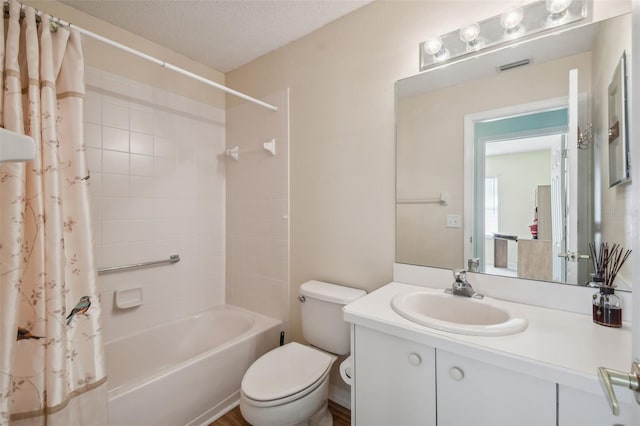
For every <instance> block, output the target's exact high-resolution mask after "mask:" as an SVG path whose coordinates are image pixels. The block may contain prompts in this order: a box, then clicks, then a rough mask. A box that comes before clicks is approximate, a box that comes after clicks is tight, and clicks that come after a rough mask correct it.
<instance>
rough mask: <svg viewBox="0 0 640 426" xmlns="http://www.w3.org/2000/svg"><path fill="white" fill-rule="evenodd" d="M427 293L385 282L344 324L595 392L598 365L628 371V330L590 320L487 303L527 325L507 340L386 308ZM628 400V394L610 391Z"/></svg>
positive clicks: (353, 306) (353, 307)
mask: <svg viewBox="0 0 640 426" xmlns="http://www.w3.org/2000/svg"><path fill="white" fill-rule="evenodd" d="M414 291H427V292H433V293H442V292H443V290H442V289H433V288H428V287H423V286H416V285H411V284H402V283H397V282H392V283H389V284H387V285H385V286H383V287H381V288H379V289H378V290H376V291H374V292H373V293H370V294H368V295H367V296H365V297H362V298H360V299H358V300H356V301H355V302H353V303H350V304H348V305H347V306H346V307H345V308H344V318H345V320H346V321H348V322H351V323H353V324H356V325H360V326H364V327H367V328H371V329H374V330H378V331H381V332H385V333H388V334H392V335H394V336H398V337H401V338H404V339H408V340H411V341H414V342H418V343H422V344H425V345H428V346H433V347H436V348H438V349H440V350H446V351H449V352H453V353H457V354H460V355H463V356H467V357H470V358H474V359H477V360H479V361H483V362H487V363H490V364H494V365H497V366H500V367H502V368H506V369H510V370H515V371H520V372H522V373H526V374H529V375H532V376H536V377H540V378H543V379H546V380H550V381H553V382H556V383H559V384H561V385H566V386H570V387H574V388H577V389H582V390H584V391H587V392H591V393H596V394H601V392H602V391H601V390H600V385H599V384H598V379H597V372H598V367H608V368H613V369H616V370H620V371H629V368H630V365H631V326H630V324H629V323H626V322H624V323H623V325H622V327H621V328H609V327H604V326H601V325H598V324H595V323H593V321H592V319H591V316H589V315H583V314H576V313H571V312H565V311H560V310H554V309H548V308H541V307H537V306H530V305H525V304H520V303H513V302H507V301H502V300H497V299H492V300H491V304H494V305H496V306H499V307H503V308H506V309H508V310H511V311H515V312H518V313H520V314H521V315H522V316H524V317H525V318H527V320H528V321H529V325H528V327H527V328H526V329H525V330H524V331H522V332H520V333H517V334H513V335H510V336H498V337H488V336H467V335H462V334H455V333H450V332H446V331H440V330H436V329H433V328H429V327H426V326H422V325H419V324H416V323H414V322H412V321H409V320H406V319H404V318H402V317H401V316H400V315H398V314H397V313H396V312H395V311H394V310H393V309H392V308H391V299H393V297H394V296H395V295H397V294H400V293H409V292H414ZM616 394H617V395H618V397H619V399H620V401H621V402H630V401H631V399H632V393H631V392H617V393H616Z"/></svg>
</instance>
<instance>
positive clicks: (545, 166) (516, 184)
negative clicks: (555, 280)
mask: <svg viewBox="0 0 640 426" xmlns="http://www.w3.org/2000/svg"><path fill="white" fill-rule="evenodd" d="M485 176H487V177H496V178H498V224H499V231H500V232H501V233H504V234H508V235H517V236H518V239H523V238H524V239H530V238H531V232H530V231H529V225H531V223H533V216H534V212H535V208H536V191H537V189H538V186H539V185H550V184H551V151H550V150H544V151H531V152H521V153H517V154H504V155H493V156H489V157H487V159H486V169H485ZM509 244H510V247H509V251H508V256H509V258H508V263H509V267H510V268H511V267H515V266H516V265H517V261H518V256H517V253H518V251H517V246H515V245H514V244H515V243H509ZM486 245H487V246H488V248H486V249H485V258H486V262H487V263H491V264H492V263H493V256H492V253H493V239H492V238H490V239H488V240H487V244H486Z"/></svg>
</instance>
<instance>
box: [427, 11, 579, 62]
mask: <svg viewBox="0 0 640 426" xmlns="http://www.w3.org/2000/svg"><path fill="white" fill-rule="evenodd" d="M588 1H590V0H540V1H536V2H533V3H528V4H525V5H523V6H522V7H519V8H516V9H509V10H507V11H505V12H504V13H503V14H502V15H496V16H493V17H491V18H488V19H485V20H483V21H480V22H478V23H474V24H471V25H467V26H465V27H463V28H461V29H459V30H455V31H451V32H449V33H447V34H444V35H440V36H437V35H436V36H432V37H428V38H427V39H426V40H425V41H423V42H422V43H420V71H425V70H427V69H429V68H433V67H436V66H438V65H441V64H444V63H448V62H451V60H452V59H458V58H462V57H464V56H466V55H469V54H472V53H474V52H478V51H484V50H488V49H491V48H497V47H504V46H507V45H510V44H514V43H517V42H521V41H522V40H523V39H527V38H531V36H533V35H535V34H540V33H542V32H544V31H547V30H551V29H556V28H558V27H563V26H567V25H570V24H573V23H576V22H578V21H581V20H583V19H584V18H586V17H587V9H588V8H587V2H588Z"/></svg>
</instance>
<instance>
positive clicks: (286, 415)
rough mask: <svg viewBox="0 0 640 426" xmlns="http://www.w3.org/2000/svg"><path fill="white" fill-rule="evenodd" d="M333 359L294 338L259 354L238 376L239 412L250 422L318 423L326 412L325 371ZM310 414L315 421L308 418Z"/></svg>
mask: <svg viewBox="0 0 640 426" xmlns="http://www.w3.org/2000/svg"><path fill="white" fill-rule="evenodd" d="M336 359H337V357H336V356H335V355H332V354H328V353H326V352H323V351H320V350H318V349H315V348H311V347H308V346H304V345H301V344H299V343H295V342H292V343H289V344H287V345H284V346H280V347H279V348H277V349H275V350H273V351H271V352H268V353H267V354H265V355H263V356H262V357H261V358H259V359H258V360H257V361H256V362H255V363H254V364H253V365H252V366H251V367H249V369H248V370H247V372H246V373H245V375H244V377H243V379H242V385H241V392H240V411H241V412H242V416H243V417H244V418H245V419H246V420H247V421H248V422H249V423H251V424H252V425H254V426H295V425H302V424H305V425H306V424H319V423H320V421H321V420H322V418H323V417H326V416H327V415H329V416H330V414H329V413H328V411H327V408H326V407H327V398H328V395H329V373H330V372H331V366H332V365H333V363H334V362H335V360H336ZM312 418H314V419H315V420H316V422H310V421H309V420H310V419H312ZM323 423H325V424H329V425H330V424H331V421H330V420H325V421H324V422H323Z"/></svg>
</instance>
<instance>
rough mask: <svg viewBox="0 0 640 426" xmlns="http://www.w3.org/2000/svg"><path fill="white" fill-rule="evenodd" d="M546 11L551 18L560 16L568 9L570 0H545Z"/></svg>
mask: <svg viewBox="0 0 640 426" xmlns="http://www.w3.org/2000/svg"><path fill="white" fill-rule="evenodd" d="M545 5H546V7H547V12H549V13H550V14H551V18H552V19H559V18H561V17H562V16H563V15H564V13H565V12H566V11H567V9H569V6H570V5H571V0H546V3H545Z"/></svg>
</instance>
